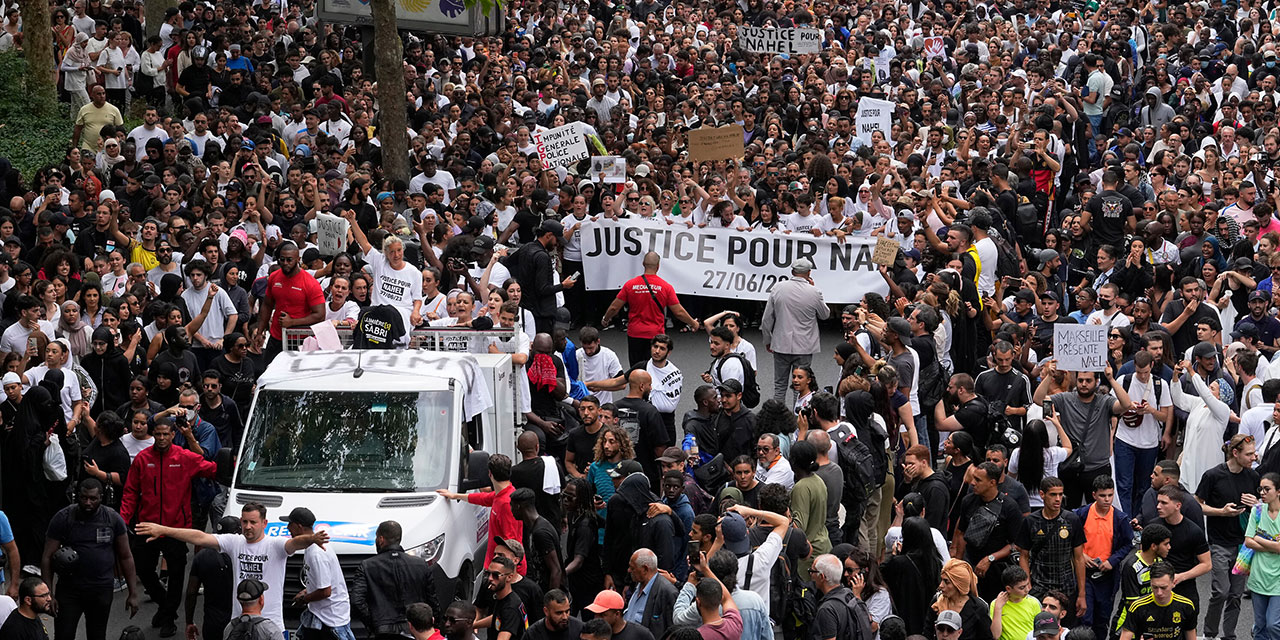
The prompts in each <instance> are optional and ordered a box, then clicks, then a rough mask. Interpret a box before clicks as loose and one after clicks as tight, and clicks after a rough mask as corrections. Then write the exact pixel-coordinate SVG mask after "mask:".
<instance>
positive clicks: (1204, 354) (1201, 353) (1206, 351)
mask: <svg viewBox="0 0 1280 640" xmlns="http://www.w3.org/2000/svg"><path fill="white" fill-rule="evenodd" d="M1216 354H1217V350H1216V349H1214V348H1213V345H1212V344H1210V343H1208V342H1201V343H1200V344H1197V345H1196V346H1194V347H1192V348H1191V355H1192V357H1195V358H1212V357H1213V356H1214V355H1216Z"/></svg>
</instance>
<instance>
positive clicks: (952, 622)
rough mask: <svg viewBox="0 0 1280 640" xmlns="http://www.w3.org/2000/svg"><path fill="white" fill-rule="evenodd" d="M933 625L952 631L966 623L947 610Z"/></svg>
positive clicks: (940, 614) (958, 615)
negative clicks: (948, 628) (949, 628)
mask: <svg viewBox="0 0 1280 640" xmlns="http://www.w3.org/2000/svg"><path fill="white" fill-rule="evenodd" d="M1040 615H1046V614H1043V613H1042V614H1040ZM1050 617H1052V616H1050ZM1039 619H1040V616H1036V620H1039ZM933 625H934V626H935V627H951V628H952V629H961V628H963V627H964V622H963V621H962V620H961V619H960V614H959V613H957V612H955V611H952V610H950V609H947V610H946V611H943V612H941V613H939V614H938V621H937V622H935V623H933Z"/></svg>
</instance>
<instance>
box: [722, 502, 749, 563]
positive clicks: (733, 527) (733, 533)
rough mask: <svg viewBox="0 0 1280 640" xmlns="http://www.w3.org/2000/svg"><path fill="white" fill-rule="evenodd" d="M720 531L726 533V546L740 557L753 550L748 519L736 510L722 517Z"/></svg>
mask: <svg viewBox="0 0 1280 640" xmlns="http://www.w3.org/2000/svg"><path fill="white" fill-rule="evenodd" d="M720 531H722V532H723V533H724V546H725V548H726V549H728V550H730V551H732V552H733V553H734V554H735V555H737V556H738V557H742V556H745V555H747V553H749V552H750V551H751V541H750V540H749V539H747V521H746V520H744V519H743V518H742V516H740V515H738V514H737V513H734V512H732V511H731V512H729V513H726V514H724V517H723V518H720Z"/></svg>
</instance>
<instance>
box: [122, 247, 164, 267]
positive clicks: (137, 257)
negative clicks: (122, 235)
mask: <svg viewBox="0 0 1280 640" xmlns="http://www.w3.org/2000/svg"><path fill="white" fill-rule="evenodd" d="M129 261H130V262H136V263H138V264H140V265H142V268H143V269H146V270H147V271H150V270H152V269H154V268H156V267H158V266H160V261H159V260H157V259H156V252H155V251H151V250H150V249H147V248H146V247H144V246H142V243H141V242H135V243H133V249H132V250H130V251H129Z"/></svg>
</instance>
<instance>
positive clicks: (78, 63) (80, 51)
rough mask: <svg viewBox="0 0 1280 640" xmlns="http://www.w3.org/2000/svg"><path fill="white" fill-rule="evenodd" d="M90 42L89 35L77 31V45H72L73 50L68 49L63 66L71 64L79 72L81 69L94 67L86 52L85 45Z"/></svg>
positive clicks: (63, 59)
mask: <svg viewBox="0 0 1280 640" xmlns="http://www.w3.org/2000/svg"><path fill="white" fill-rule="evenodd" d="M88 41H89V36H88V34H85V33H83V32H80V31H77V32H76V41H75V44H72V45H71V48H69V49H67V55H66V56H64V57H63V58H62V62H63V64H67V63H70V64H72V65H74V66H75V67H76V68H77V70H78V69H79V68H80V67H84V66H89V65H92V64H93V62H92V61H91V60H89V52H88V51H85V48H84V47H85V43H86V42H88Z"/></svg>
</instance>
